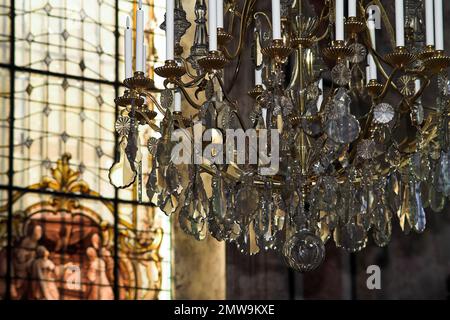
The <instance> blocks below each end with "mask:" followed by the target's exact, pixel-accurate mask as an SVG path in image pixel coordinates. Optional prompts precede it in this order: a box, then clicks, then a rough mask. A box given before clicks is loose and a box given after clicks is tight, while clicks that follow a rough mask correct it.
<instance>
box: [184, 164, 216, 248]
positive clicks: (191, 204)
mask: <svg viewBox="0 0 450 320" xmlns="http://www.w3.org/2000/svg"><path fill="white" fill-rule="evenodd" d="M191 181H193V182H191V183H190V184H189V185H188V187H187V191H186V196H185V199H184V205H183V207H182V208H181V210H180V214H179V223H180V227H181V229H183V231H184V232H186V233H187V234H190V235H192V236H194V237H195V238H196V239H197V240H203V239H204V238H205V237H206V234H207V229H208V228H207V217H208V213H209V201H208V197H207V195H206V191H205V189H204V186H203V181H202V178H201V177H200V174H199V173H198V172H194V174H193V176H192V177H191Z"/></svg>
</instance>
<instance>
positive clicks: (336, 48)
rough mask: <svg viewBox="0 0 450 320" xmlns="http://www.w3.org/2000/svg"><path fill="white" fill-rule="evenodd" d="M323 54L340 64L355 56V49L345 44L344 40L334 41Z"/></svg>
mask: <svg viewBox="0 0 450 320" xmlns="http://www.w3.org/2000/svg"><path fill="white" fill-rule="evenodd" d="M323 54H324V55H325V57H327V58H328V59H330V60H335V61H337V62H340V61H342V60H344V59H345V58H346V57H348V56H350V55H352V54H353V49H352V48H351V47H349V46H347V45H346V44H345V42H344V41H343V40H338V41H332V42H331V45H330V46H329V47H326V48H325V49H324V50H323Z"/></svg>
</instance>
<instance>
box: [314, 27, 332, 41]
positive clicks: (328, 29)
mask: <svg viewBox="0 0 450 320" xmlns="http://www.w3.org/2000/svg"><path fill="white" fill-rule="evenodd" d="M329 33H330V28H327V29H326V30H325V32H324V33H323V34H322V35H321V36H320V37H317V38H314V42H320V41H322V40H323V39H325V38H326V37H327V36H328V34H329Z"/></svg>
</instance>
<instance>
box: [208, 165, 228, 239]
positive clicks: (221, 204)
mask: <svg viewBox="0 0 450 320" xmlns="http://www.w3.org/2000/svg"><path fill="white" fill-rule="evenodd" d="M211 187H212V196H211V199H210V214H209V217H208V224H209V231H210V233H211V235H212V236H213V237H214V238H216V239H217V240H219V241H222V240H227V239H229V237H230V233H231V232H232V229H233V220H232V219H231V217H230V216H229V210H228V204H227V202H228V201H229V198H228V197H227V192H226V186H225V182H224V181H223V179H222V177H221V176H220V175H218V174H216V175H214V176H213V178H212V184H211Z"/></svg>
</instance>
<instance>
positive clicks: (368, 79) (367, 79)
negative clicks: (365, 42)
mask: <svg viewBox="0 0 450 320" xmlns="http://www.w3.org/2000/svg"><path fill="white" fill-rule="evenodd" d="M369 54H370V53H369ZM369 63H370V61H369V56H367V66H366V85H367V84H369V82H370V66H369Z"/></svg>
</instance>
